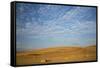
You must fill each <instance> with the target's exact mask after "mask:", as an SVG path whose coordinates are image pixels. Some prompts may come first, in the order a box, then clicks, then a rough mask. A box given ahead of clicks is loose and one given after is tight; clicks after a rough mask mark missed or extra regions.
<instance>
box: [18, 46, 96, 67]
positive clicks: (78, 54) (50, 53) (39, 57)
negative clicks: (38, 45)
mask: <svg viewBox="0 0 100 68" xmlns="http://www.w3.org/2000/svg"><path fill="white" fill-rule="evenodd" d="M94 60H96V46H95V45H92V46H87V47H54V48H44V49H37V50H30V51H24V52H17V54H16V64H17V65H29V64H47V63H61V62H77V61H94Z"/></svg>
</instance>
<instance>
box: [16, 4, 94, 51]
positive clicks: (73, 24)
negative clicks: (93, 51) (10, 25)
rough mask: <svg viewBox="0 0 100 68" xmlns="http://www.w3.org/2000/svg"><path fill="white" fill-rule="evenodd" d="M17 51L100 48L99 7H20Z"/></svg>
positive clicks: (20, 5)
mask: <svg viewBox="0 0 100 68" xmlns="http://www.w3.org/2000/svg"><path fill="white" fill-rule="evenodd" d="M16 25H17V29H16V30H17V32H16V33H17V37H16V38H17V51H20V50H28V49H38V48H48V47H57V46H88V45H96V8H95V7H78V6H61V5H46V4H28V3H27V4H26V3H17V4H16Z"/></svg>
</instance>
